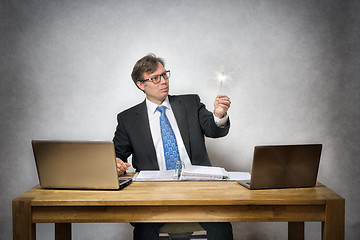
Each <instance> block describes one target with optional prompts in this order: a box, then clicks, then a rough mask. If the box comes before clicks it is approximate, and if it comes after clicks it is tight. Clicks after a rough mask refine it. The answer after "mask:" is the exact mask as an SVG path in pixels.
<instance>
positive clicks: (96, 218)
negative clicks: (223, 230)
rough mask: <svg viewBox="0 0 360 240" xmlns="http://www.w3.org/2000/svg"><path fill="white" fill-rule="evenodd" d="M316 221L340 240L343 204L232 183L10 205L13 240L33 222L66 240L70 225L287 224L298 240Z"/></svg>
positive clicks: (27, 197)
mask: <svg viewBox="0 0 360 240" xmlns="http://www.w3.org/2000/svg"><path fill="white" fill-rule="evenodd" d="M306 221H310V222H312V221H318V222H322V239H327V240H328V239H334V240H342V239H344V224H345V200H344V199H343V198H342V197H340V196H339V195H338V194H336V193H335V192H333V191H331V190H330V189H329V188H327V187H325V186H324V185H322V184H320V183H318V184H317V186H316V187H314V188H304V189H299V188H297V189H280V190H252V191H250V190H247V189H246V188H244V187H242V186H240V185H239V184H238V183H237V182H231V181H223V182H134V183H133V184H131V185H130V186H128V187H127V188H125V189H123V190H121V191H89V190H84V191H79V190H44V189H41V188H40V187H39V186H35V187H34V188H32V189H30V190H29V191H27V192H25V193H24V194H22V195H21V196H19V197H18V198H16V199H14V200H13V238H14V239H17V240H18V239H19V240H20V239H35V236H36V234H35V231H36V223H55V238H56V240H59V239H71V223H85V222H91V223H96V222H289V225H288V227H289V229H288V231H289V239H304V222H306Z"/></svg>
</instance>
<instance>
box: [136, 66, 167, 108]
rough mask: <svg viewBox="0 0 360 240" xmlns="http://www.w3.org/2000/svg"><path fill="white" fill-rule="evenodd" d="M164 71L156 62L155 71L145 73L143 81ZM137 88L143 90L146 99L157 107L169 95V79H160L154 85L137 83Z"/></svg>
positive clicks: (150, 82)
mask: <svg viewBox="0 0 360 240" xmlns="http://www.w3.org/2000/svg"><path fill="white" fill-rule="evenodd" d="M165 71H166V70H165V68H164V67H163V65H162V64H161V63H159V62H158V65H157V69H156V71H155V72H153V73H149V72H145V73H144V74H143V77H144V79H148V78H151V77H154V76H155V75H160V74H162V73H164V72H165ZM136 84H137V85H138V87H139V88H140V89H141V90H143V91H144V92H145V94H146V98H147V99H148V100H149V101H151V102H153V103H156V104H158V105H160V104H161V103H162V102H163V101H164V100H165V98H166V97H167V95H168V94H169V79H164V78H163V77H161V79H160V82H158V83H156V84H154V83H153V82H152V81H146V82H137V83H136Z"/></svg>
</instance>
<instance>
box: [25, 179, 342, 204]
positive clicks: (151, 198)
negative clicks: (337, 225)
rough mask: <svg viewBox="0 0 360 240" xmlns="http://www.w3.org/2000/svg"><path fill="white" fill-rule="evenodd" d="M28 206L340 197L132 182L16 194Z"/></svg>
mask: <svg viewBox="0 0 360 240" xmlns="http://www.w3.org/2000/svg"><path fill="white" fill-rule="evenodd" d="M20 197H21V198H30V199H31V205H32V206H147V205H148V206H149V205H151V206H171V205H219V204H220V205H248V204H254V205H263V204H266V205H271V204H276V205H279V204H280V205H281V204H284V205H289V204H290V205H291V204H293V205H298V204H300V205H302V204H325V202H326V201H328V200H336V199H342V198H341V197H340V196H339V195H338V194H336V193H335V192H333V191H331V190H330V189H329V188H327V187H326V186H324V185H322V184H321V183H317V185H316V187H313V188H292V189H267V190H248V189H246V188H244V187H242V186H241V185H240V184H238V183H237V182H235V181H213V182H209V181H204V182H134V183H132V184H131V185H130V186H128V187H126V188H125V189H122V190H120V191H119V190H115V191H114V190H109V191H101V190H51V189H42V188H40V186H35V187H34V188H32V189H30V190H29V191H27V192H26V193H24V194H22V195H21V196H20Z"/></svg>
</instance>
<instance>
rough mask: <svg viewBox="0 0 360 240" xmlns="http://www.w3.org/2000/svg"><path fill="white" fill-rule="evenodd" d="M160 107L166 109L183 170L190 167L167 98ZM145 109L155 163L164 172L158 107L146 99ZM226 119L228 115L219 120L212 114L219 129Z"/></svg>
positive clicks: (164, 165)
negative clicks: (153, 148) (154, 152)
mask: <svg viewBox="0 0 360 240" xmlns="http://www.w3.org/2000/svg"><path fill="white" fill-rule="evenodd" d="M161 105H164V106H165V107H166V109H165V114H166V116H167V118H168V119H169V122H170V124H171V127H172V129H173V131H174V134H175V137H176V142H177V145H178V149H179V155H180V160H181V161H183V162H184V164H185V168H186V167H187V166H191V161H190V158H189V155H188V154H187V151H186V148H185V145H184V142H183V140H182V137H181V134H180V130H179V127H178V125H177V122H176V119H175V116H174V113H173V111H172V109H171V105H170V102H169V98H168V97H166V99H165V101H164V102H163V103H162V104H161ZM146 107H147V112H148V117H149V125H150V131H151V136H152V139H153V142H154V147H155V151H156V157H157V161H158V164H159V169H160V170H161V171H162V170H166V164H165V157H164V148H163V143H162V138H161V130H160V112H159V111H157V110H156V108H157V107H158V105H157V104H155V103H153V102H150V101H149V100H148V99H146ZM228 118H229V117H228V115H226V116H225V117H223V118H221V119H219V118H218V117H216V116H215V114H214V120H215V123H216V124H217V125H218V126H219V127H221V126H224V125H225V124H226V123H227V121H228Z"/></svg>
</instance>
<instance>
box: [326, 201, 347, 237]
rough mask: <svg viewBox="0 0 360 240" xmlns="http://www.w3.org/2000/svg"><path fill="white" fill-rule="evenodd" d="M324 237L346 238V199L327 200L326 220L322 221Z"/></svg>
mask: <svg viewBox="0 0 360 240" xmlns="http://www.w3.org/2000/svg"><path fill="white" fill-rule="evenodd" d="M322 239H323V240H344V239H345V199H343V198H341V199H338V200H328V201H326V208H325V221H324V222H322Z"/></svg>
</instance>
